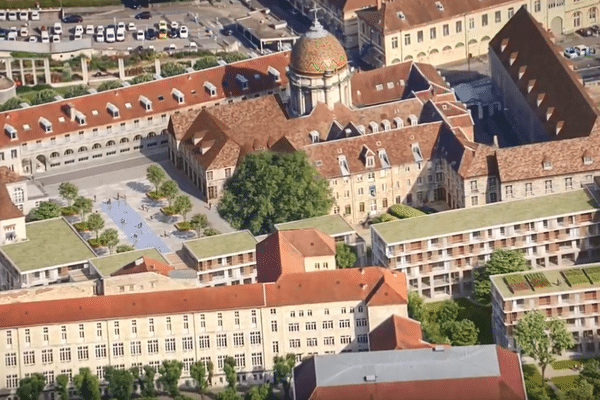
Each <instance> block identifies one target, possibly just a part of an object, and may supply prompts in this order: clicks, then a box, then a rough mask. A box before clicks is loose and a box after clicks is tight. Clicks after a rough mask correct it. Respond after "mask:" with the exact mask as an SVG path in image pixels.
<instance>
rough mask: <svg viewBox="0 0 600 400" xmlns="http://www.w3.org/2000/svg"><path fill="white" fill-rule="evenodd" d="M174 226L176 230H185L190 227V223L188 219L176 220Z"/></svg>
mask: <svg viewBox="0 0 600 400" xmlns="http://www.w3.org/2000/svg"><path fill="white" fill-rule="evenodd" d="M175 228H177V230H178V231H183V232H186V231H189V230H191V229H192V224H190V223H189V222H188V221H184V222H178V223H176V224H175Z"/></svg>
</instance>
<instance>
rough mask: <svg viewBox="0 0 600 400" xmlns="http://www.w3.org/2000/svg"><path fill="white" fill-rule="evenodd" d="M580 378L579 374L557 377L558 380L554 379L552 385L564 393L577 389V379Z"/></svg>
mask: <svg viewBox="0 0 600 400" xmlns="http://www.w3.org/2000/svg"><path fill="white" fill-rule="evenodd" d="M578 376H579V374H575V375H569V376H557V377H556V378H552V383H554V384H555V385H556V387H557V388H559V389H560V391H561V392H563V393H564V392H566V391H567V390H569V389H571V388H573V387H575V379H577V377H578Z"/></svg>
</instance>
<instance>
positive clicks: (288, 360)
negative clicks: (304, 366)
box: [273, 353, 296, 399]
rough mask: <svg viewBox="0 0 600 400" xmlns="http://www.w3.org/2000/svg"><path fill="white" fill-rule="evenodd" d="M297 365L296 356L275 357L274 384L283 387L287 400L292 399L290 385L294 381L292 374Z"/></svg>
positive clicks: (291, 354)
mask: <svg viewBox="0 0 600 400" xmlns="http://www.w3.org/2000/svg"><path fill="white" fill-rule="evenodd" d="M294 365H296V355H295V354H294V353H288V354H286V355H285V357H283V356H275V357H273V382H274V383H275V384H276V385H277V384H281V385H282V386H283V396H284V398H285V399H289V398H290V384H291V380H292V372H293V371H294Z"/></svg>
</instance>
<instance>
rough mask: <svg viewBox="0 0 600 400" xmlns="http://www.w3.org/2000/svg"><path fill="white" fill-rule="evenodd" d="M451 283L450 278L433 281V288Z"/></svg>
mask: <svg viewBox="0 0 600 400" xmlns="http://www.w3.org/2000/svg"><path fill="white" fill-rule="evenodd" d="M449 283H450V279H449V278H448V277H446V278H438V279H434V280H433V286H442V285H448V284H449Z"/></svg>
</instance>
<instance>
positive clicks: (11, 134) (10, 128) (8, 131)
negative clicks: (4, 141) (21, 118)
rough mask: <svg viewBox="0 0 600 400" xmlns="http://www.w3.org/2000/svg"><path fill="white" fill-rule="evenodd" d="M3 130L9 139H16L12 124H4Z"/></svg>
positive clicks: (15, 131)
mask: <svg viewBox="0 0 600 400" xmlns="http://www.w3.org/2000/svg"><path fill="white" fill-rule="evenodd" d="M4 131H5V132H6V134H7V135H8V137H9V138H10V140H15V139H17V130H16V129H15V128H14V127H13V126H12V125H9V124H4Z"/></svg>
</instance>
